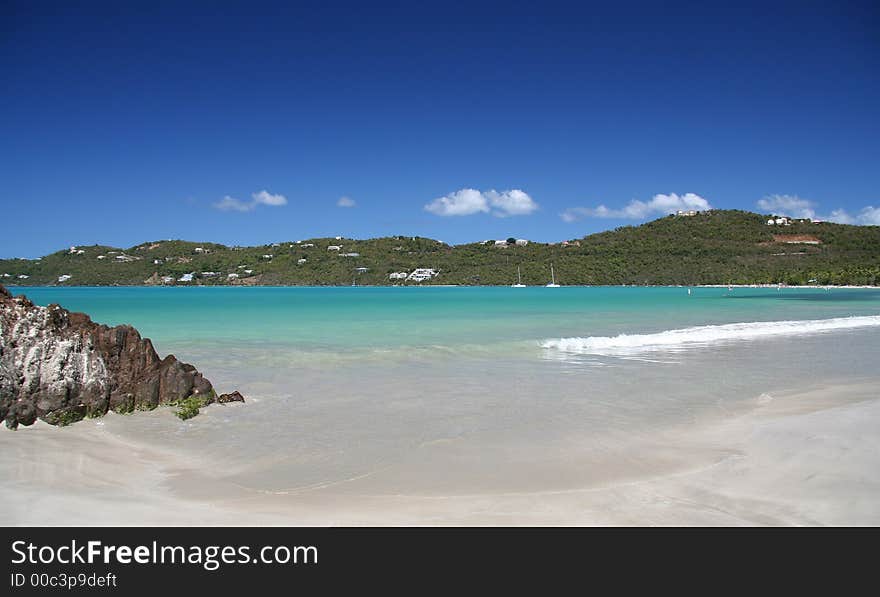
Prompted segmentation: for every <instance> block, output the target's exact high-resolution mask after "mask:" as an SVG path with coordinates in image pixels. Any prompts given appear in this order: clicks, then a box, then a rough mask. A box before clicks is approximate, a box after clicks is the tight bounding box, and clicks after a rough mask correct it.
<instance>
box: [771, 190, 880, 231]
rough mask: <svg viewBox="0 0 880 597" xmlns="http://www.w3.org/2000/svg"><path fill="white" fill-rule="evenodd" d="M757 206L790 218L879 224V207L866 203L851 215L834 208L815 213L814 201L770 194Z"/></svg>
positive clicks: (866, 224)
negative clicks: (825, 211) (828, 212)
mask: <svg viewBox="0 0 880 597" xmlns="http://www.w3.org/2000/svg"><path fill="white" fill-rule="evenodd" d="M758 208H760V209H762V210H764V211H767V212H770V213H772V214H773V215H780V216H789V217H792V218H810V219H811V220H827V221H829V222H836V223H838V224H858V225H862V226H880V207H874V206H873V205H868V206H867V207H863V208H862V209H861V211H859V213H858V214H856V215H852V214H850V213H849V212H847V211H846V210H845V209H835V210H833V211H832V212H831V214H830V215H827V216H823V215H819V214H817V211H816V209H817V208H818V205H817V204H816V202H815V201H810V200H808V199H802V198H800V197H797V196H794V195H770V196H768V197H764V198H763V199H760V200H759V201H758Z"/></svg>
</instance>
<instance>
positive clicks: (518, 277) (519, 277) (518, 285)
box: [511, 266, 526, 288]
mask: <svg viewBox="0 0 880 597" xmlns="http://www.w3.org/2000/svg"><path fill="white" fill-rule="evenodd" d="M516 280H517V282H516V284H514V285H512V286H511V288H525V287H526V285H525V284H523V283H522V274H521V273H520V271H519V266H516Z"/></svg>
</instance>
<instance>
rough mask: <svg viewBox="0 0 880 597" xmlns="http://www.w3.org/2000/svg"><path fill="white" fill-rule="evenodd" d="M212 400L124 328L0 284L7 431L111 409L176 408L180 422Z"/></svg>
mask: <svg viewBox="0 0 880 597" xmlns="http://www.w3.org/2000/svg"><path fill="white" fill-rule="evenodd" d="M243 401H244V398H242V396H241V394H239V393H238V392H233V393H232V394H223V395H220V396H217V394H216V392H215V391H214V388H213V387H212V386H211V382H209V381H208V380H207V379H205V378H204V377H202V374H201V373H199V372H198V371H196V368H195V367H193V366H192V365H188V364H186V363H181V362H180V361H178V360H177V358H175V357H174V355H168V356H167V357H165V358H164V359H160V358H159V355H158V354H156V351H155V349H154V348H153V344H152V342H150V340H149V339H148V338H141V336H140V334H139V333H138V331H137V330H136V329H134V328H133V327H131V326H129V325H119V326H115V327H108V326H106V325H100V324H97V323H94V322H93V321H92V320H91V319H90V318H89V316H88V315H86V314H84V313H71V312H70V311H68V310H67V309H63V308H61V307H60V306H58V305H49V306H48V307H39V306H36V305H34V304H33V303H32V302H31V301H29V300H28V299H27V298H25V297H24V296H17V297H13V296H12V295H11V294H10V293H9V291H8V290H6V288H4V287H3V286H2V285H0V419H4V420H5V422H6V425H7V426H8V427H10V428H12V429H14V428H16V427H17V426H18V425H31V424H33V423H34V421H36V420H37V419H38V418H39V419H42V420H44V421H46V422H48V423H51V424H53V425H67V424H69V423H72V422H74V421H78V420H80V419H82V418H84V417H98V416H102V415H104V414H106V413H107V411H108V410H113V411H115V412H119V413H129V412H132V411H134V410H152V409H153V408H156V407H157V406H159V405H160V404H167V405H174V406H179V407H180V409H179V410H178V411H177V414H178V416H180V417H181V418H189V417H191V416H194V415H195V414H198V412H199V411H198V409H199V408H200V407H202V406H206V405H208V404H211V403H213V402H219V403H227V402H243Z"/></svg>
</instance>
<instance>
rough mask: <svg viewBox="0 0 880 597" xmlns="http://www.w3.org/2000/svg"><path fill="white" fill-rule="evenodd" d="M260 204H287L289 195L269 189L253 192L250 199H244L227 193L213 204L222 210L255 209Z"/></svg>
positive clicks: (215, 207)
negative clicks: (276, 193)
mask: <svg viewBox="0 0 880 597" xmlns="http://www.w3.org/2000/svg"><path fill="white" fill-rule="evenodd" d="M258 205H268V206H270V207H279V206H281V205H287V197H285V196H284V195H273V194H271V193H270V192H269V191H259V192H257V193H253V194H251V200H250V201H242V200H241V199H236V198H235V197H230V196H229V195H226V196H225V197H223V199H221V200H220V201H218V202H217V203H214V204H213V207H214V209H219V210H220V211H253V210H254V209H256V207H257V206H258Z"/></svg>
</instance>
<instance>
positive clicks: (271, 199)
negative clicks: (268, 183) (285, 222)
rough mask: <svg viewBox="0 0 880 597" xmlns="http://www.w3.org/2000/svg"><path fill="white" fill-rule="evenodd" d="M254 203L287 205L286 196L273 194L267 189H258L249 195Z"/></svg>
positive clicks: (274, 205) (275, 205)
mask: <svg viewBox="0 0 880 597" xmlns="http://www.w3.org/2000/svg"><path fill="white" fill-rule="evenodd" d="M251 197H252V198H253V200H254V203H262V204H263V205H271V206H273V207H277V206H279V205H287V197H285V196H284V195H273V194H271V193H269V191H260V192H259V193H254V194H253V195H251Z"/></svg>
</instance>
